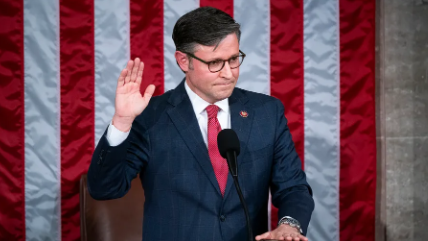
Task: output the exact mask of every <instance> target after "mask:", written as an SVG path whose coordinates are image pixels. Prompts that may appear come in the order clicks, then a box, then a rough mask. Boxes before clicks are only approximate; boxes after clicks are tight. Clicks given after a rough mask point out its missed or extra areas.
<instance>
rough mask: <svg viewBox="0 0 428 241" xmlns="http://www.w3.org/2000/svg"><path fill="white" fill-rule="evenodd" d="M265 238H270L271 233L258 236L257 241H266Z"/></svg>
mask: <svg viewBox="0 0 428 241" xmlns="http://www.w3.org/2000/svg"><path fill="white" fill-rule="evenodd" d="M264 238H270V232H266V233H264V234H260V235H257V236H256V240H260V239H264Z"/></svg>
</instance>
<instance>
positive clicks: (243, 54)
mask: <svg viewBox="0 0 428 241" xmlns="http://www.w3.org/2000/svg"><path fill="white" fill-rule="evenodd" d="M183 53H185V54H187V55H189V56H190V57H192V58H194V59H197V60H199V61H200V62H202V63H204V64H206V65H207V66H208V70H209V71H210V72H211V73H217V72H219V71H221V70H222V69H223V68H224V66H225V65H226V61H227V62H229V65H230V60H231V59H232V58H236V57H238V58H239V57H242V61H241V63H239V65H238V66H236V67H233V68H232V67H230V68H231V69H236V68H239V66H241V64H242V63H244V59H245V56H247V55H246V54H245V53H244V52H242V51H241V50H239V53H240V55H238V56H234V57H232V58H230V59H226V60H223V59H216V60H213V61H205V60H202V59H200V58H198V57H196V56H195V55H193V54H191V53H186V52H183ZM219 60H221V61H223V65H222V66H221V68H220V69H219V70H217V71H211V70H210V64H211V63H212V62H215V61H219Z"/></svg>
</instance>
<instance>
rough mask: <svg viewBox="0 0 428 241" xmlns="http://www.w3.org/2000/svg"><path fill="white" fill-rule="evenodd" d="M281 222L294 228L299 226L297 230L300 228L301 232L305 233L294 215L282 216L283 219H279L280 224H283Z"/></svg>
mask: <svg viewBox="0 0 428 241" xmlns="http://www.w3.org/2000/svg"><path fill="white" fill-rule="evenodd" d="M281 224H287V225H290V226H291V227H293V228H297V230H299V232H300V234H302V235H303V230H302V228H301V227H300V223H299V221H297V220H296V219H294V218H292V217H289V216H285V217H283V218H281V220H279V222H278V226H279V225H281Z"/></svg>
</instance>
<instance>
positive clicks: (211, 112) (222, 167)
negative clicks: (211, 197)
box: [206, 105, 229, 196]
mask: <svg viewBox="0 0 428 241" xmlns="http://www.w3.org/2000/svg"><path fill="white" fill-rule="evenodd" d="M218 109H219V108H218V106H216V105H209V106H208V107H207V108H206V111H207V114H208V154H209V155H210V159H211V164H212V165H213V169H214V173H215V177H216V178H217V182H218V185H219V186H220V191H221V195H222V196H224V191H225V190H226V184H227V174H228V173H229V169H228V166H227V161H226V159H224V158H223V157H222V156H221V155H220V152H219V151H218V146H217V135H218V133H219V132H220V131H221V126H220V123H219V122H218V119H217V112H218Z"/></svg>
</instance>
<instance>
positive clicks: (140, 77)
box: [135, 62, 144, 84]
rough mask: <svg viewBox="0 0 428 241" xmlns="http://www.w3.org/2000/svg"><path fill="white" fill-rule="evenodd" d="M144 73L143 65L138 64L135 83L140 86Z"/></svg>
mask: <svg viewBox="0 0 428 241" xmlns="http://www.w3.org/2000/svg"><path fill="white" fill-rule="evenodd" d="M143 72H144V63H143V62H141V63H140V68H139V69H138V74H137V80H136V81H135V82H136V83H137V84H141V80H142V79H143Z"/></svg>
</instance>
